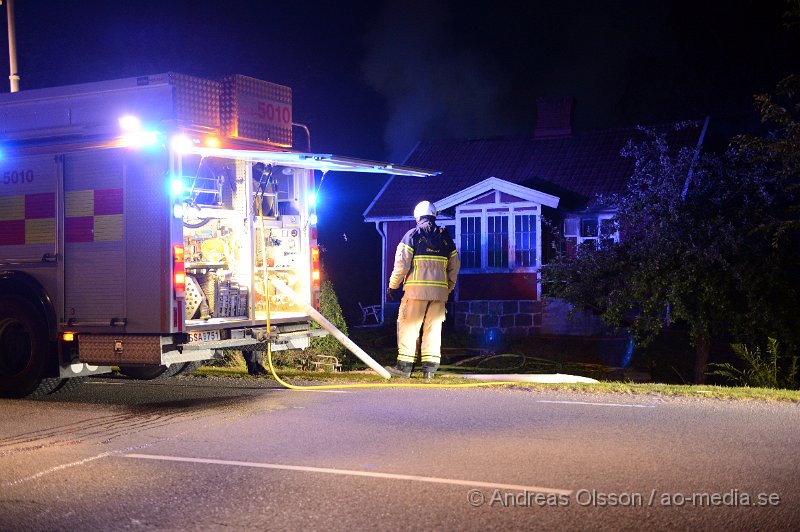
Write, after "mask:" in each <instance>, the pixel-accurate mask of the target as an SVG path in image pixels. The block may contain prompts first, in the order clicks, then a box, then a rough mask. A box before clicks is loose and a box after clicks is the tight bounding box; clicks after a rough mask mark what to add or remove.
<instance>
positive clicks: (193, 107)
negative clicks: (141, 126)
mask: <svg viewBox="0 0 800 532" xmlns="http://www.w3.org/2000/svg"><path fill="white" fill-rule="evenodd" d="M169 78H170V83H171V84H172V86H173V88H174V95H175V118H177V119H179V120H188V121H190V122H194V123H197V124H202V125H204V126H210V127H219V125H220V113H219V101H220V100H219V98H220V83H219V82H218V81H214V80H210V79H202V78H196V77H193V76H187V75H186V74H178V73H175V72H171V73H170V74H169Z"/></svg>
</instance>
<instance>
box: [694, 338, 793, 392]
mask: <svg viewBox="0 0 800 532" xmlns="http://www.w3.org/2000/svg"><path fill="white" fill-rule="evenodd" d="M731 347H732V348H733V351H734V352H735V353H736V355H737V356H738V357H739V359H740V360H741V361H742V363H743V364H744V368H742V369H740V368H737V367H735V366H734V365H733V364H730V363H727V362H726V363H724V364H710V366H711V367H714V368H716V369H715V370H714V371H711V372H709V375H719V376H721V377H724V378H726V379H728V380H729V381H730V382H731V383H732V384H734V385H740V386H751V387H754V388H773V389H789V390H797V389H798V388H800V382H799V381H798V379H797V372H798V357H797V356H781V355H780V354H779V351H780V348H779V344H778V341H777V340H775V339H774V338H769V339H768V340H767V347H766V353H764V352H763V351H762V349H761V348H760V347H751V346H748V345H746V344H732V345H731Z"/></svg>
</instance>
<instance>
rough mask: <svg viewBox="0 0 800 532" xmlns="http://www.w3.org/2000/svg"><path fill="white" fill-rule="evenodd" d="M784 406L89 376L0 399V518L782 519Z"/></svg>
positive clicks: (789, 509) (136, 522) (39, 521)
mask: <svg viewBox="0 0 800 532" xmlns="http://www.w3.org/2000/svg"><path fill="white" fill-rule="evenodd" d="M798 449H800V407H798V406H797V405H794V404H786V403H765V402H755V401H739V402H736V401H720V400H710V399H707V398H697V399H695V398H682V399H675V398H661V397H656V396H624V395H588V394H577V393H556V392H532V391H528V390H514V389H496V388H492V389H489V388H480V389H459V390H448V389H380V390H342V391H336V390H334V391H326V392H322V391H318V392H311V391H290V390H285V389H282V388H279V387H277V385H276V384H275V383H274V381H271V380H268V379H232V378H229V379H225V378H208V379H202V378H195V377H190V378H180V379H173V380H169V381H165V382H160V381H151V382H136V381H126V380H113V379H93V380H90V381H88V382H87V383H85V384H84V385H83V386H82V387H80V388H78V389H77V390H74V391H70V392H66V393H64V394H62V395H55V396H52V397H50V398H48V399H47V400H39V401H28V400H22V401H10V400H0V530H15V531H18V530H56V529H58V530H61V529H70V530H80V531H87V530H124V529H168V530H183V529H197V530H219V529H226V528H227V529H234V530H286V529H308V530H353V529H357V530H361V529H412V530H485V529H492V528H497V529H510V530H515V529H518V530H521V529H526V530H527V529H573V530H574V529H581V530H604V529H605V530H618V529H621V528H627V529H648V530H667V529H669V530H675V529H683V530H685V529H689V528H691V529H697V530H704V529H705V530H711V529H722V528H727V529H753V528H758V529H774V530H791V529H795V530H796V529H798V527H800V506H798V504H799V503H800V482H799V481H800V460H798V456H797V455H798Z"/></svg>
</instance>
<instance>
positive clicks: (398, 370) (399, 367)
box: [384, 361, 412, 379]
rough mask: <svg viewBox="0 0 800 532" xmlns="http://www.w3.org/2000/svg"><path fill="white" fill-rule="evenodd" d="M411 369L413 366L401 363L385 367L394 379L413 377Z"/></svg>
mask: <svg viewBox="0 0 800 532" xmlns="http://www.w3.org/2000/svg"><path fill="white" fill-rule="evenodd" d="M411 367H412V365H411V364H409V363H408V362H399V361H398V362H397V363H396V364H395V365H394V366H384V368H385V369H386V371H388V372H389V373H390V374H391V375H392V376H393V377H403V378H404V379H408V378H409V377H411Z"/></svg>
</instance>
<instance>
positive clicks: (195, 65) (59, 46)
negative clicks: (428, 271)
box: [0, 0, 800, 314]
mask: <svg viewBox="0 0 800 532" xmlns="http://www.w3.org/2000/svg"><path fill="white" fill-rule="evenodd" d="M696 4H701V5H696ZM788 7H789V4H788V3H786V2H784V1H776V0H761V1H755V0H754V1H728V2H722V1H714V2H700V1H693V2H690V1H684V0H681V1H675V2H666V1H643V0H624V1H607V2H596V1H594V2H593V1H586V2H578V1H569V0H558V1H551V2H540V1H534V0H531V1H527V2H504V1H502V0H495V1H492V2H484V1H480V0H479V1H471V2H463V1H462V2H455V1H451V2H447V1H441V0H426V1H417V0H405V1H397V0H383V1H381V0H375V1H365V2H359V1H354V0H341V1H338V2H331V1H328V2H318V1H307V2H303V1H297V2H272V1H261V2H252V1H247V2H245V1H237V0H227V1H219V0H217V1H210V0H193V1H185V2H179V1H173V0H157V1H151V0H137V1H135V2H116V1H102V2H101V1H94V0H82V1H80V2H63V1H62V2H54V1H47V0H39V1H37V0H15V9H16V17H15V20H16V33H17V48H18V64H19V74H20V76H21V81H20V88H21V90H25V89H32V88H39V87H47V86H56V85H63V84H71V83H81V82H88V81H98V80H104V79H114V78H122V77H130V76H139V75H144V74H156V73H161V72H167V71H175V72H181V73H185V74H191V75H196V76H201V77H211V78H216V77H220V76H223V75H226V74H232V73H238V74H244V75H248V76H252V77H256V78H260V79H265V80H268V81H272V82H275V83H280V84H284V85H288V86H290V87H292V89H293V99H294V102H293V114H294V120H295V121H297V122H302V123H304V124H306V125H308V126H309V128H310V129H311V137H312V138H311V141H312V150H313V151H317V152H325V153H335V154H339V155H350V156H356V157H363V158H369V159H380V160H390V161H393V162H402V160H403V159H404V158H405V156H406V155H407V154H408V153H409V151H410V150H411V149H412V148H413V146H414V143H415V142H416V141H417V140H418V139H421V138H440V137H475V136H493V135H526V134H530V133H531V132H532V129H533V125H534V123H535V100H536V98H537V97H540V96H574V97H575V98H576V101H577V106H576V108H575V117H574V126H575V129H577V130H581V129H584V130H585V129H604V128H610V127H617V126H630V125H636V124H654V123H663V122H669V121H675V120H682V119H698V118H702V117H704V116H706V115H710V116H711V118H712V122H711V124H712V130H711V142H712V144H713V143H718V144H720V145H721V144H722V143H723V142H724V141H725V140H726V139H727V138H729V137H730V136H731V135H732V134H734V133H737V132H743V131H753V130H754V129H755V128H757V127H758V117H757V115H756V114H755V112H754V111H753V105H752V95H753V94H756V93H761V92H768V91H770V90H772V88H773V87H774V86H775V83H776V82H777V81H778V80H779V79H781V78H782V77H784V76H786V75H788V74H789V73H791V72H800V65H799V64H798V63H800V61H799V60H798V57H800V54H798V51H800V46H798V44H800V42H799V41H800V27H795V28H793V29H787V28H786V27H785V26H784V21H783V20H782V14H783V13H784V12H785V11H786V10H787V8H788ZM2 12H3V13H5V6H3V7H2ZM3 33H5V26H4V27H3ZM4 39H5V36H4ZM4 42H5V40H4ZM0 55H2V61H1V62H0V69H2V71H3V75H2V79H3V83H0V87H1V89H0V90H8V81H7V74H6V73H7V72H8V62H7V59H8V58H7V55H6V54H0ZM298 136H299V135H298ZM303 147H304V146H303ZM384 182H385V178H383V177H374V176H372V177H364V176H358V175H352V174H338V175H336V174H331V175H329V176H328V177H326V179H325V182H324V184H323V186H322V191H321V205H320V213H319V214H320V235H321V241H322V244H323V245H324V246H325V250H326V251H325V252H324V253H323V261H324V262H325V265H326V268H327V269H328V273H329V275H330V277H331V278H332V280H333V281H334V284H335V286H336V288H337V292H338V293H339V297H340V300H341V301H342V304H343V307H344V310H345V312H346V313H347V314H352V313H353V312H354V310H356V311H357V306H356V302H357V301H359V300H361V301H363V302H364V303H365V304H366V303H376V302H378V300H379V298H380V286H379V279H380V277H379V271H380V270H379V266H380V265H379V261H380V248H379V239H378V236H377V233H376V231H375V229H374V226H372V225H368V224H365V223H363V218H362V216H361V213H362V212H363V211H364V210H365V209H366V207H367V205H368V204H369V202H370V201H371V199H372V197H373V196H374V195H375V194H376V193H377V191H378V190H379V189H380V187H381V186H382V185H383V184H384ZM354 272H358V275H354ZM365 279H366V280H367V282H365Z"/></svg>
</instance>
